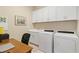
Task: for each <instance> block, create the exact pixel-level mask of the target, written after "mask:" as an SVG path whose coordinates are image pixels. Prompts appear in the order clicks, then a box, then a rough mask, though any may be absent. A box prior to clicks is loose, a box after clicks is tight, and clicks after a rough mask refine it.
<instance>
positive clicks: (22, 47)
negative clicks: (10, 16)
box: [6, 39, 32, 53]
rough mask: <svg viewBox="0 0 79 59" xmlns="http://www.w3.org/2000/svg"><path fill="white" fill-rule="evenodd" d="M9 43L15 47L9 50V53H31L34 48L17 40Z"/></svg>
mask: <svg viewBox="0 0 79 59" xmlns="http://www.w3.org/2000/svg"><path fill="white" fill-rule="evenodd" d="M8 42H9V43H12V44H13V45H14V46H15V47H14V48H12V49H9V50H7V51H6V52H8V53H30V52H31V50H32V47H30V46H28V45H26V44H24V43H22V42H19V41H17V40H15V39H9V41H8Z"/></svg>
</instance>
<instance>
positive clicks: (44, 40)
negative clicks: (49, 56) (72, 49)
mask: <svg viewBox="0 0 79 59" xmlns="http://www.w3.org/2000/svg"><path fill="white" fill-rule="evenodd" d="M53 36H54V35H53V33H52V32H51V33H50V32H41V33H39V37H40V41H39V49H40V50H42V51H43V52H46V53H52V52H53V50H54V41H53V40H54V39H53Z"/></svg>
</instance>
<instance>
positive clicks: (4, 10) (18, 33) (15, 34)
mask: <svg viewBox="0 0 79 59" xmlns="http://www.w3.org/2000/svg"><path fill="white" fill-rule="evenodd" d="M31 12H32V9H31V7H25V6H22V7H21V6H11V7H10V6H3V7H2V6H0V16H5V17H7V18H8V24H9V34H10V38H15V39H17V40H21V37H22V34H23V33H25V32H27V31H28V29H31V28H32V23H31ZM15 15H19V16H24V17H26V26H16V25H15V17H14V16H15Z"/></svg>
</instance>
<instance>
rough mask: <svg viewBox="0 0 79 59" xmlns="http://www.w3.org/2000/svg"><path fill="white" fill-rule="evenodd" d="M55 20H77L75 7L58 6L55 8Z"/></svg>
mask: <svg viewBox="0 0 79 59" xmlns="http://www.w3.org/2000/svg"><path fill="white" fill-rule="evenodd" d="M57 20H58V21H59V20H60V21H61V20H77V7H75V6H59V7H57Z"/></svg>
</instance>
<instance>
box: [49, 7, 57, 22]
mask: <svg viewBox="0 0 79 59" xmlns="http://www.w3.org/2000/svg"><path fill="white" fill-rule="evenodd" d="M55 20H56V6H51V7H48V21H55Z"/></svg>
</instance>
